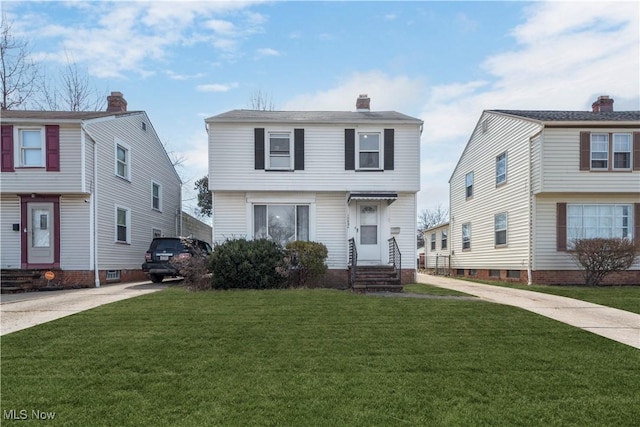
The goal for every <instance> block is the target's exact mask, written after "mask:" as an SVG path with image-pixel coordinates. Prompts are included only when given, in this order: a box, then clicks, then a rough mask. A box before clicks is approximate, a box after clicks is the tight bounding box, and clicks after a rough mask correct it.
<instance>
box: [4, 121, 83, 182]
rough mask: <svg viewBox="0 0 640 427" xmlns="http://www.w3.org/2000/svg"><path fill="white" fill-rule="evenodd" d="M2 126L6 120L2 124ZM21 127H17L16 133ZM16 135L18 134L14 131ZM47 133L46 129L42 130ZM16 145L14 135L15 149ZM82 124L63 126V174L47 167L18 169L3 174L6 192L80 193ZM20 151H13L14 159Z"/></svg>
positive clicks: (61, 143)
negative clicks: (49, 170) (50, 170)
mask: <svg viewBox="0 0 640 427" xmlns="http://www.w3.org/2000/svg"><path fill="white" fill-rule="evenodd" d="M3 124H5V123H4V121H3ZM16 127H20V124H14V130H15V129H16ZM14 133H15V132H14ZM42 133H43V134H44V127H43V128H42ZM16 144H17V142H16V138H15V136H14V146H15V145H16ZM80 145H81V139H80V125H78V124H75V125H60V171H59V172H48V171H47V170H46V168H45V167H39V168H18V169H16V170H15V172H13V173H3V174H2V192H3V193H14V194H15V193H53V194H61V193H80V192H81V191H82V184H83V176H82V162H83V160H84V159H83V158H82V149H81V146H80ZM18 155H19V151H17V150H15V149H14V156H18Z"/></svg>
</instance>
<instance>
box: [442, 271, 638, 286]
mask: <svg viewBox="0 0 640 427" xmlns="http://www.w3.org/2000/svg"><path fill="white" fill-rule="evenodd" d="M498 271H499V275H493V276H492V275H490V273H491V272H492V271H491V270H484V269H451V270H450V275H451V277H467V278H470V279H478V280H495V281H500V282H513V283H525V284H526V283H528V275H527V270H498ZM509 271H511V272H512V275H516V274H517V275H518V277H509V276H508V272H509ZM493 272H494V273H495V272H497V271H496V270H494V271H493ZM531 279H532V280H531V282H532V283H533V284H536V285H584V284H585V283H584V273H583V272H582V271H579V270H541V271H532V272H531ZM601 285H640V270H627V271H622V272H616V273H611V274H610V275H608V276H607V277H605V278H604V280H603V281H602V283H601Z"/></svg>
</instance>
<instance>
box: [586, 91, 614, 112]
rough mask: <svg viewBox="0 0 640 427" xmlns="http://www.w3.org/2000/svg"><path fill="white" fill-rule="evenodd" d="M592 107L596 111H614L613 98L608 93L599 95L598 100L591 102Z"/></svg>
mask: <svg viewBox="0 0 640 427" xmlns="http://www.w3.org/2000/svg"><path fill="white" fill-rule="evenodd" d="M591 108H592V111H593V112H594V113H598V112H604V111H613V99H611V98H609V97H608V96H607V95H602V96H599V97H598V100H597V101H596V102H594V103H593V104H591Z"/></svg>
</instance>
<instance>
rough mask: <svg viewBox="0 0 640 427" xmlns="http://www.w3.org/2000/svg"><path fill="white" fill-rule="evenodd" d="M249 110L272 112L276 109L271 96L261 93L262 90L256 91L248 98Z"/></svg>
mask: <svg viewBox="0 0 640 427" xmlns="http://www.w3.org/2000/svg"><path fill="white" fill-rule="evenodd" d="M249 108H250V109H251V110H259V111H273V110H275V108H276V107H275V104H274V103H273V97H272V96H271V94H270V93H266V92H265V93H263V92H262V90H260V89H258V90H256V91H254V92H253V93H252V94H251V96H250V98H249Z"/></svg>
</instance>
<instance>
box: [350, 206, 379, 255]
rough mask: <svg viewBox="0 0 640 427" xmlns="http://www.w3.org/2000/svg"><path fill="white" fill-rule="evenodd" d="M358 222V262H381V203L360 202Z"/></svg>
mask: <svg viewBox="0 0 640 427" xmlns="http://www.w3.org/2000/svg"><path fill="white" fill-rule="evenodd" d="M357 224H358V225H357V233H356V243H357V249H358V264H369V265H372V264H373V265H376V264H380V261H381V259H380V258H381V257H380V248H381V243H380V203H379V202H370V201H367V202H358V204H357Z"/></svg>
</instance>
